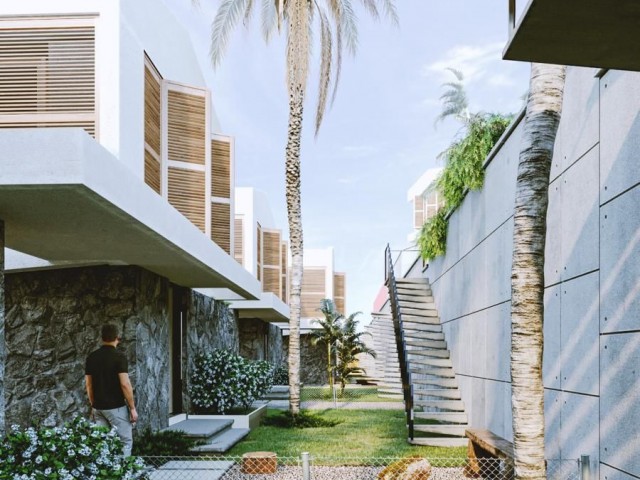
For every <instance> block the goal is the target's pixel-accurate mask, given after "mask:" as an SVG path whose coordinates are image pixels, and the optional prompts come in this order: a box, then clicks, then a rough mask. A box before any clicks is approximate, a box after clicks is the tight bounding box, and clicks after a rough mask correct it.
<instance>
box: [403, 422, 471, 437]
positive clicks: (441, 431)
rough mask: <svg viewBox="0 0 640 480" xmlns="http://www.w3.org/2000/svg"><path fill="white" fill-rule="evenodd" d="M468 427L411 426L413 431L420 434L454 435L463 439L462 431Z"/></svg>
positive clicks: (440, 425)
mask: <svg viewBox="0 0 640 480" xmlns="http://www.w3.org/2000/svg"><path fill="white" fill-rule="evenodd" d="M468 427H469V426H468V425H457V424H455V425H446V424H430V425H416V424H414V425H413V430H414V431H416V432H422V433H432V434H434V435H455V436H457V437H464V431H465V430H466V429H467V428H468Z"/></svg>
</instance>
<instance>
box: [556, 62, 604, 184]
mask: <svg viewBox="0 0 640 480" xmlns="http://www.w3.org/2000/svg"><path fill="white" fill-rule="evenodd" d="M597 71H598V70H597V69H594V68H581V67H569V68H568V69H567V79H566V83H567V85H569V86H570V88H571V91H570V92H568V91H567V94H565V97H564V101H563V104H562V116H563V118H571V119H572V121H570V122H561V123H560V127H559V128H558V135H557V137H556V147H555V153H554V156H553V164H552V166H551V178H552V179H553V178H556V177H557V176H558V175H560V174H561V173H562V172H563V171H564V170H566V169H567V168H568V167H569V166H570V165H571V164H573V163H574V162H575V161H576V160H578V159H579V158H580V157H582V156H583V155H584V154H585V153H586V152H587V151H589V150H590V149H592V148H593V147H594V145H596V144H597V143H598V138H599V132H598V129H599V128H600V125H599V119H600V111H599V110H600V108H599V97H600V92H599V86H598V82H597V81H594V77H595V76H596V73H597Z"/></svg>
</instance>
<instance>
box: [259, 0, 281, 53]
mask: <svg viewBox="0 0 640 480" xmlns="http://www.w3.org/2000/svg"><path fill="white" fill-rule="evenodd" d="M276 2H277V0H262V8H261V14H260V18H261V20H262V22H261V30H262V37H263V38H264V41H265V42H267V43H269V40H271V35H273V32H274V30H275V29H276V28H277V26H278V22H279V19H278V15H279V14H278V6H277V4H276Z"/></svg>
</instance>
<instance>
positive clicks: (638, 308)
mask: <svg viewBox="0 0 640 480" xmlns="http://www.w3.org/2000/svg"><path fill="white" fill-rule="evenodd" d="M638 205H640V187H638V188H635V189H633V190H631V191H629V192H627V193H625V194H624V195H622V196H620V197H618V198H616V199H615V200H614V201H612V202H611V203H608V204H607V205H604V206H603V207H602V208H601V211H600V225H601V228H600V242H601V248H600V301H601V305H600V317H601V318H600V331H601V332H620V331H623V330H639V329H640V283H639V282H638V278H640V208H638Z"/></svg>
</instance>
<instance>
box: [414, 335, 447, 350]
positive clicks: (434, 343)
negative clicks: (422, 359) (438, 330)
mask: <svg viewBox="0 0 640 480" xmlns="http://www.w3.org/2000/svg"><path fill="white" fill-rule="evenodd" d="M405 344H406V345H407V347H423V348H435V349H439V350H446V349H447V342H445V341H442V340H407V339H406V336H405Z"/></svg>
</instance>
